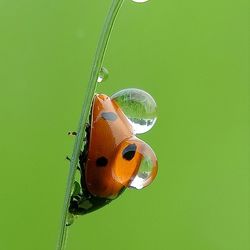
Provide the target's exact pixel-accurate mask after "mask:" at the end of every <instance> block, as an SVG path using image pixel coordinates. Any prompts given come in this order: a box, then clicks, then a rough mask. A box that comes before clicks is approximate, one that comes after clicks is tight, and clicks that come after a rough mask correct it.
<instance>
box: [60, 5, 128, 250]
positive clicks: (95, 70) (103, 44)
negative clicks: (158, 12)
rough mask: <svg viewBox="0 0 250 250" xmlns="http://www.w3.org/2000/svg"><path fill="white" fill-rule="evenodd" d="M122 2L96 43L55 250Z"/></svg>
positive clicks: (110, 14) (62, 239)
mask: <svg viewBox="0 0 250 250" xmlns="http://www.w3.org/2000/svg"><path fill="white" fill-rule="evenodd" d="M123 1H124V0H113V1H112V4H111V7H110V9H109V12H108V15H107V17H106V20H105V22H104V26H103V30H102V33H101V36H100V39H99V42H98V46H97V50H96V54H95V58H94V63H93V66H92V70H91V74H90V79H89V82H88V86H87V90H86V95H85V99H84V103H83V107H82V111H81V117H80V121H79V127H78V131H77V136H76V140H75V145H74V149H73V153H72V157H71V162H70V169H69V175H68V180H67V187H66V193H65V198H64V204H63V211H62V217H61V225H60V231H59V238H58V242H57V250H63V249H65V245H66V238H67V227H66V222H67V215H68V209H69V203H70V196H71V191H72V188H73V184H74V180H75V173H76V169H77V164H78V159H79V155H80V151H81V149H82V148H83V144H84V140H83V139H84V135H85V127H86V124H87V123H88V118H89V112H90V109H91V104H92V99H93V96H94V94H95V90H96V84H97V78H98V75H99V72H100V69H101V66H102V63H103V58H104V55H105V51H106V48H107V45H108V41H109V37H110V34H111V31H112V27H113V25H114V22H115V19H116V16H117V14H118V12H119V9H120V8H121V6H122V3H123Z"/></svg>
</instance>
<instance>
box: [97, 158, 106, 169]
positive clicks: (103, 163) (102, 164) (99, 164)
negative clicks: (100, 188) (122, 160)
mask: <svg viewBox="0 0 250 250" xmlns="http://www.w3.org/2000/svg"><path fill="white" fill-rule="evenodd" d="M107 164H108V159H107V158H106V157H104V156H102V157H99V158H98V159H97V160H96V166H97V167H105V166H106V165H107Z"/></svg>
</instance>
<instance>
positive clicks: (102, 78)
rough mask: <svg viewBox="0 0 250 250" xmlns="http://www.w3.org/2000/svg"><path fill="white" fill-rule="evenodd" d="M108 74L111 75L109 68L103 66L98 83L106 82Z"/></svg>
mask: <svg viewBox="0 0 250 250" xmlns="http://www.w3.org/2000/svg"><path fill="white" fill-rule="evenodd" d="M108 76H109V72H108V70H107V69H106V68H105V67H101V70H100V72H99V75H98V78H97V82H98V83H101V82H104V81H105V80H107V79H108Z"/></svg>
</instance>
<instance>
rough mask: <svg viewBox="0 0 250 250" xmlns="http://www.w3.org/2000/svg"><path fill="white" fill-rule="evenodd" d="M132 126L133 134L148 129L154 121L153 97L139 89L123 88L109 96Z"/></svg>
mask: <svg viewBox="0 0 250 250" xmlns="http://www.w3.org/2000/svg"><path fill="white" fill-rule="evenodd" d="M111 99H112V100H114V101H115V102H116V103H117V104H118V105H119V106H120V107H121V109H122V111H123V112H124V114H125V115H126V116H127V118H128V119H129V121H130V123H131V124H132V126H133V129H134V133H135V134H142V133H145V132H147V131H149V130H150V129H151V128H152V127H153V126H154V124H155V122H156V118H157V117H156V108H157V107H156V103H155V100H154V99H153V97H152V96H151V95H150V94H148V93H147V92H145V91H143V90H140V89H134V88H131V89H123V90H121V91H119V92H117V93H115V94H114V95H112V96H111Z"/></svg>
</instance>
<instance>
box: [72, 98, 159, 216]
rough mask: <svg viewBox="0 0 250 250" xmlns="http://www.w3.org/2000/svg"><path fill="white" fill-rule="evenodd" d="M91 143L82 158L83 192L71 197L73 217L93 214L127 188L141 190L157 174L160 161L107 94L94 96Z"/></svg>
mask: <svg viewBox="0 0 250 250" xmlns="http://www.w3.org/2000/svg"><path fill="white" fill-rule="evenodd" d="M86 132H87V143H86V145H85V149H84V151H83V152H82V154H81V155H80V159H79V164H80V171H81V192H80V193H79V194H78V195H74V196H72V198H71V204H70V208H69V211H70V212H71V213H72V214H86V213H89V212H92V211H94V210H96V209H98V208H100V207H102V206H104V205H106V204H108V203H109V202H110V201H112V200H113V199H115V198H117V197H118V196H119V195H120V194H121V193H122V192H123V191H124V190H125V188H127V187H134V188H137V189H141V188H143V187H145V186H147V185H149V184H150V183H151V182H152V181H153V179H154V178H155V176H156V174H157V158H156V156H155V154H154V152H153V150H152V149H151V148H150V146H149V145H148V144H146V143H145V142H143V141H142V140H140V139H138V138H137V137H136V136H135V135H134V133H133V127H132V125H131V123H130V122H129V120H128V118H127V117H126V116H125V114H124V113H123V111H122V109H121V108H120V107H119V105H118V104H117V103H116V102H115V101H114V100H111V99H110V97H108V96H107V95H104V94H97V95H95V97H94V100H93V105H92V112H91V117H90V125H89V127H88V128H87V130H86Z"/></svg>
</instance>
